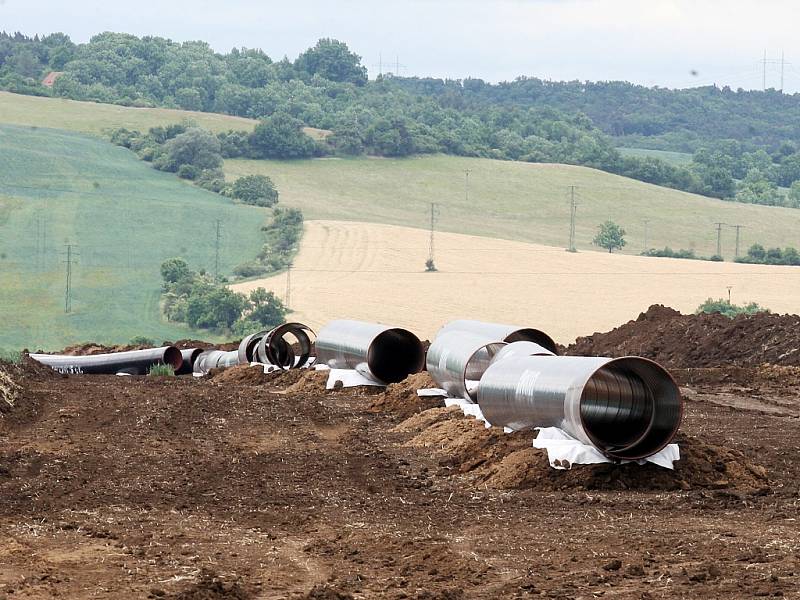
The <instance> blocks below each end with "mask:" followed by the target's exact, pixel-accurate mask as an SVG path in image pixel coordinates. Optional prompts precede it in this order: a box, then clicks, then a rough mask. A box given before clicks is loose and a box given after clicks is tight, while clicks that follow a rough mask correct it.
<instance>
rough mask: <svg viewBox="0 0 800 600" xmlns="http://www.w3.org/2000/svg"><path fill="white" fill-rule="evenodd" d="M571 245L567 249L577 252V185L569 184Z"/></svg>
mask: <svg viewBox="0 0 800 600" xmlns="http://www.w3.org/2000/svg"><path fill="white" fill-rule="evenodd" d="M569 196H570V200H569V247H568V248H567V250H569V251H570V252H575V251H576V250H575V213H576V212H577V210H578V207H577V205H576V204H575V186H574V185H571V186H569Z"/></svg>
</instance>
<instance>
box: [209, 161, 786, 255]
mask: <svg viewBox="0 0 800 600" xmlns="http://www.w3.org/2000/svg"><path fill="white" fill-rule="evenodd" d="M225 170H226V172H227V173H228V175H229V177H238V176H240V175H244V174H250V173H262V174H265V175H268V176H270V177H271V178H272V179H273V180H274V181H275V184H276V185H277V187H278V189H279V190H280V193H281V202H282V203H284V204H288V205H291V206H298V207H300V208H302V209H303V212H304V213H305V215H306V218H307V219H347V220H353V221H370V222H376V223H389V224H396V225H408V226H412V227H428V225H429V221H430V203H431V202H436V203H437V206H438V209H439V216H438V218H437V223H438V225H437V226H438V227H440V228H441V229H442V230H445V231H453V232H462V233H470V234H476V235H486V236H490V237H500V238H507V239H516V240H523V241H530V242H538V243H542V244H549V245H554V246H562V247H566V245H567V242H568V238H569V214H570V186H572V185H574V186H576V188H575V189H576V201H577V204H578V207H577V218H576V242H577V243H576V245H577V247H578V248H582V249H590V248H592V245H591V240H592V238H593V237H594V235H595V233H596V229H597V225H598V224H600V223H601V222H603V221H605V220H606V219H613V220H615V221H617V222H618V223H620V224H621V225H622V226H623V227H624V228H625V229H626V230H627V232H628V235H627V236H626V238H627V240H628V245H627V246H626V248H625V251H626V252H631V253H639V252H640V251H641V250H642V249H643V247H644V229H645V224H644V222H645V220H649V224H648V240H647V241H648V246H649V247H662V248H663V247H664V246H667V245H669V246H671V247H672V248H673V249H677V248H687V249H689V248H693V249H695V250H696V251H697V253H698V254H700V255H708V256H710V255H712V254H714V253H715V252H716V240H717V234H716V226H715V225H714V223H716V222H724V223H729V224H731V225H735V224H741V225H745V226H746V229H742V230H741V248H742V249H743V251H744V250H746V249H747V247H749V245H750V244H753V243H755V242H759V243H761V244H763V245H764V246H786V245H790V246H794V247H800V210H797V209H789V208H777V207H768V206H758V205H752V204H742V203H736V202H725V201H723V200H714V199H711V198H706V197H704V196H697V195H694V194H687V193H684V192H679V191H676V190H672V189H668V188H663V187H659V186H655V185H650V184H647V183H642V182H640V181H635V180H632V179H627V178H625V177H620V176H617V175H611V174H609V173H604V172H602V171H597V170H595V169H589V168H586V167H575V166H568V165H552V164H531V163H521V162H511V161H496V160H487V159H473V158H461V157H454V156H443V155H436V156H424V157H418V158H407V159H384V158H360V159H346V160H342V159H318V160H311V161H249V160H228V161H226V162H225ZM465 170H469V200H468V201H467V199H466V189H465V187H466V186H465V179H466V176H465ZM734 239H735V233H734V231H733V229H731V228H724V229H723V238H722V250H723V255H724V256H726V257H727V258H729V259H730V258H733V254H734ZM595 249H596V248H595Z"/></svg>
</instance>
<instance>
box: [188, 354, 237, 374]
mask: <svg viewBox="0 0 800 600" xmlns="http://www.w3.org/2000/svg"><path fill="white" fill-rule="evenodd" d="M238 364H239V351H238V350H231V351H230V352H225V351H224V350H205V351H203V352H202V353H201V354H200V356H198V357H197V360H196V361H195V362H194V367H193V369H192V371H193V372H194V373H199V374H201V375H205V374H207V373H208V372H209V371H210V370H211V369H224V368H227V367H233V366H235V365H238Z"/></svg>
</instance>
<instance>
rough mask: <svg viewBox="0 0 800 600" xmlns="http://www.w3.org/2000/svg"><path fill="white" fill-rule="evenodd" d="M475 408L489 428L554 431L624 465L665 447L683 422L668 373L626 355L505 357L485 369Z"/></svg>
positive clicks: (643, 359) (646, 361) (678, 396)
mask: <svg viewBox="0 0 800 600" xmlns="http://www.w3.org/2000/svg"><path fill="white" fill-rule="evenodd" d="M478 404H479V405H480V408H481V411H482V412H483V415H484V416H485V417H486V419H487V420H488V421H489V422H490V423H491V424H492V425H498V426H502V427H510V428H511V429H514V430H519V429H525V428H529V427H559V428H561V429H563V430H564V431H566V432H568V433H569V434H571V435H572V436H573V437H575V438H577V439H579V440H581V441H582V442H584V443H587V444H591V445H593V446H595V447H596V448H597V449H598V450H600V452H602V453H603V454H604V455H605V456H608V457H609V458H614V459H627V460H635V459H640V458H645V457H647V456H650V455H652V454H655V453H656V452H658V451H659V450H661V449H662V448H664V446H666V445H667V444H669V443H670V442H671V441H672V439H673V438H674V436H675V433H676V432H677V430H678V427H679V425H680V422H681V418H682V415H683V403H682V400H681V396H680V392H679V390H678V386H677V384H676V383H675V381H674V380H673V379H672V377H671V376H670V374H669V373H668V372H667V371H666V370H665V369H664V368H663V367H661V366H660V365H658V364H657V363H655V362H653V361H651V360H648V359H645V358H638V357H632V356H628V357H624V358H617V359H610V358H598V357H583V356H517V357H508V358H506V359H503V360H500V361H496V362H495V363H493V364H492V365H490V366H489V368H488V369H486V372H485V373H484V375H483V378H482V379H481V385H480V387H479V389H478Z"/></svg>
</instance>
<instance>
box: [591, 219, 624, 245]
mask: <svg viewBox="0 0 800 600" xmlns="http://www.w3.org/2000/svg"><path fill="white" fill-rule="evenodd" d="M598 229H599V231H598V232H597V235H596V236H594V239H593V240H592V243H593V244H594V245H595V246H600V247H601V248H605V249H607V250H608V251H609V252H613V251H614V250H619V249H621V248H623V247H624V246H625V244H626V243H627V242H626V241H625V237H624V236H625V233H626V232H625V230H624V229H623V228H622V227H620V226H619V225H617V224H616V223H614V221H606V222H605V223H603V224H602V225H600V226H599V228H598Z"/></svg>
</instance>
